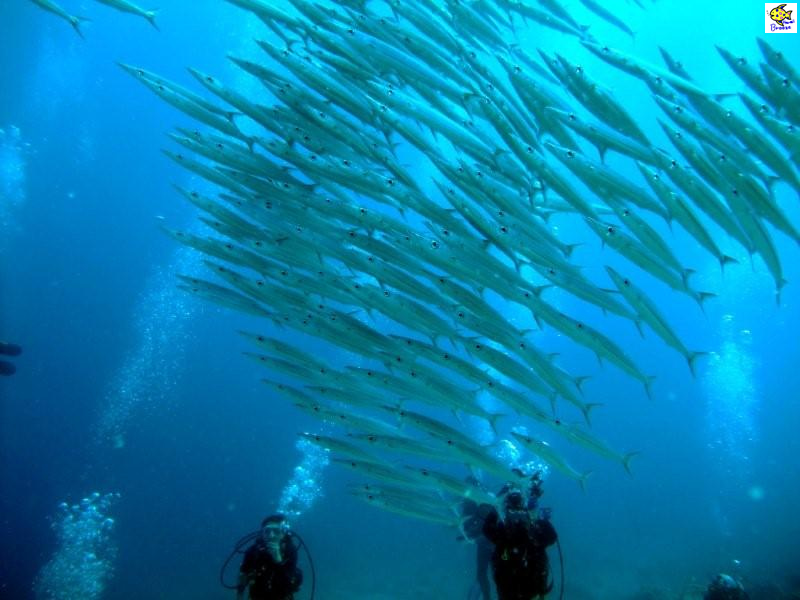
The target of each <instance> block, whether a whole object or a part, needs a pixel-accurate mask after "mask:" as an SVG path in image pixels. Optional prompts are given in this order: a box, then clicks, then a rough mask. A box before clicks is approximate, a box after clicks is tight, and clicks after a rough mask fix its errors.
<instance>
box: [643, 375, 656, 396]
mask: <svg viewBox="0 0 800 600" xmlns="http://www.w3.org/2000/svg"><path fill="white" fill-rule="evenodd" d="M655 378H656V376H655V375H647V376H646V377H645V381H644V391H645V392H646V393H647V397H648V398H649V399H650V400H652V399H653V390H652V388H651V387H650V386H652V385H653V381H655Z"/></svg>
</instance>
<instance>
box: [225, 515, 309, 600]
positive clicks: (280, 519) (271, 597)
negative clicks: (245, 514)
mask: <svg viewBox="0 0 800 600" xmlns="http://www.w3.org/2000/svg"><path fill="white" fill-rule="evenodd" d="M297 548H298V547H297V546H296V545H295V542H294V540H293V539H292V535H291V533H290V531H289V528H288V525H287V523H286V517H285V516H283V515H280V514H276V515H272V516H269V517H267V518H266V519H264V520H263V521H262V523H261V534H260V535H259V536H258V538H256V540H255V542H253V545H252V546H250V547H249V548H248V549H247V551H246V552H245V555H244V559H243V560H242V566H241V567H240V568H239V583H238V585H237V587H236V597H237V598H238V599H241V598H244V592H245V590H246V589H248V587H249V594H250V595H249V597H250V599H251V600H292V598H294V593H295V592H296V591H297V590H299V589H300V585H301V584H302V583H303V572H302V571H301V570H300V569H299V568H298V567H297Z"/></svg>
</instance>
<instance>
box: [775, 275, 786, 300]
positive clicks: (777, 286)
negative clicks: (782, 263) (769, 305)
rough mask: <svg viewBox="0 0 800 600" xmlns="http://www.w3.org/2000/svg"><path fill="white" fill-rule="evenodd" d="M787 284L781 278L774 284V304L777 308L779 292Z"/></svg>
mask: <svg viewBox="0 0 800 600" xmlns="http://www.w3.org/2000/svg"><path fill="white" fill-rule="evenodd" d="M787 283H789V282H788V281H786V279H784V278H783V277H781V278H780V279H778V280H777V281H776V282H775V304H776V305H777V306H780V305H781V291H782V290H783V286H785V285H786V284H787Z"/></svg>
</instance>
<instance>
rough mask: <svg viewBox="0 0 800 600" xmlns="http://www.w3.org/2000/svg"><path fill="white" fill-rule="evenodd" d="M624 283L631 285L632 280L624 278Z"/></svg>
mask: <svg viewBox="0 0 800 600" xmlns="http://www.w3.org/2000/svg"><path fill="white" fill-rule="evenodd" d="M622 283H624V284H625V285H630V284H631V282H630V281H628V280H627V279H625V280H623V282H622Z"/></svg>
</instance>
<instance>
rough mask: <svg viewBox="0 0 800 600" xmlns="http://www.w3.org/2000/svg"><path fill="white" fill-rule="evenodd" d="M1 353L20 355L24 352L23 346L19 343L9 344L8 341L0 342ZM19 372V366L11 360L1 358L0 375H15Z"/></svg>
mask: <svg viewBox="0 0 800 600" xmlns="http://www.w3.org/2000/svg"><path fill="white" fill-rule="evenodd" d="M0 354H4V355H6V356H19V355H20V354H22V347H21V346H18V345H17V344H9V343H8V342H0ZM16 372H17V368H16V367H15V366H14V365H13V364H12V363H10V362H6V361H4V360H0V375H13V374H14V373H16Z"/></svg>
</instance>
